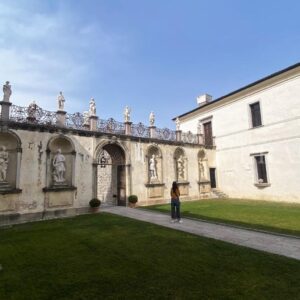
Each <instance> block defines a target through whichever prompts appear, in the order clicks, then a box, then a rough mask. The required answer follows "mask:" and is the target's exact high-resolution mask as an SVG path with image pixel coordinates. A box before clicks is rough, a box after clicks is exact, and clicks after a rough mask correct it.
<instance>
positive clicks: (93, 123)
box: [90, 116, 98, 131]
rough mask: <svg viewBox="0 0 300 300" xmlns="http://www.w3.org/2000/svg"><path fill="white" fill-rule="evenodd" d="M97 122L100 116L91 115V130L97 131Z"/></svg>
mask: <svg viewBox="0 0 300 300" xmlns="http://www.w3.org/2000/svg"><path fill="white" fill-rule="evenodd" d="M97 123H98V117H97V116H90V130H91V131H96V130H97Z"/></svg>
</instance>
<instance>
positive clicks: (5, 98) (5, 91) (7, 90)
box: [3, 81, 12, 102]
mask: <svg viewBox="0 0 300 300" xmlns="http://www.w3.org/2000/svg"><path fill="white" fill-rule="evenodd" d="M11 93H12V92H11V85H10V84H9V81H6V83H5V84H4V85H3V94H4V95H3V101H5V102H9V98H10V96H11Z"/></svg>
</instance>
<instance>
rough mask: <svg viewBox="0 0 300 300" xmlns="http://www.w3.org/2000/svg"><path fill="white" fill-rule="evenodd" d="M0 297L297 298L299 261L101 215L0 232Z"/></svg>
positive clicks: (121, 218)
mask: <svg viewBox="0 0 300 300" xmlns="http://www.w3.org/2000/svg"><path fill="white" fill-rule="evenodd" d="M0 241H1V243H0V264H1V265H2V268H3V269H2V270H1V271H0V299H3V300H4V299H5V300H13V299H29V300H35V299H38V300H43V299H49V300H50V299H68V300H70V299H273V300H274V299H289V300H291V299H299V295H300V286H299V282H300V261H297V260H293V259H289V258H285V257H281V256H277V255H271V254H267V253H264V252H259V251H256V250H251V249H247V248H243V247H238V246H234V245H231V244H227V243H224V242H220V241H215V240H211V239H207V238H201V237H197V236H194V235H191V234H187V233H184V232H178V231H175V230H171V229H167V228H163V227H160V226H156V225H153V224H149V223H145V222H139V221H135V220H131V219H128V218H123V217H119V216H113V215H110V214H105V213H100V214H95V215H85V216H79V217H76V218H72V219H61V220H52V221H44V222H38V223H28V224H24V225H17V226H14V227H12V228H9V229H1V230H0Z"/></svg>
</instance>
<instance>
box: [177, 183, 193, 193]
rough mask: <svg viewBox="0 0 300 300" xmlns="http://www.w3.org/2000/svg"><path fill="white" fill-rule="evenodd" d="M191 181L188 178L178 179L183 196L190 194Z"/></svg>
mask: <svg viewBox="0 0 300 300" xmlns="http://www.w3.org/2000/svg"><path fill="white" fill-rule="evenodd" d="M189 184H190V183H189V182H188V181H186V180H182V181H178V182H177V185H178V188H179V191H180V195H181V196H188V195H189Z"/></svg>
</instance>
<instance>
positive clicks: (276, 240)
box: [101, 206, 300, 260]
mask: <svg viewBox="0 0 300 300" xmlns="http://www.w3.org/2000/svg"><path fill="white" fill-rule="evenodd" d="M101 211H104V212H109V213H112V214H116V215H120V216H124V217H128V218H132V219H136V220H140V221H145V222H149V223H153V224H157V225H161V226H164V227H168V228H172V229H175V230H180V231H185V232H188V233H192V234H196V235H199V236H204V237H208V238H213V239H216V240H221V241H225V242H228V243H232V244H236V245H240V246H244V247H249V248H253V249H257V250H261V251H266V252H269V253H274V254H279V255H283V256H287V257H291V258H295V259H298V260H300V238H296V237H295V238H293V237H288V236H284V235H277V234H268V233H264V232H258V231H253V230H247V229H240V228H236V227H231V226H228V225H220V224H213V223H209V222H204V221H198V220H192V219H185V218H183V219H182V220H183V223H182V224H179V223H170V217H169V216H168V215H166V214H163V213H158V212H152V211H147V210H142V209H132V208H127V207H121V206H114V207H103V208H101Z"/></svg>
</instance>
